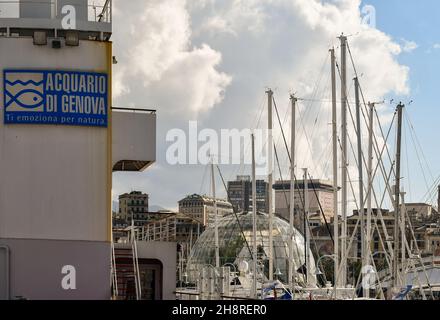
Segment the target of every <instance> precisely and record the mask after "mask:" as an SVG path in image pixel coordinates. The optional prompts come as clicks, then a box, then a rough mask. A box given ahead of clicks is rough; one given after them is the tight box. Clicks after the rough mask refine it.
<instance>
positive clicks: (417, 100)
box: [363, 0, 440, 201]
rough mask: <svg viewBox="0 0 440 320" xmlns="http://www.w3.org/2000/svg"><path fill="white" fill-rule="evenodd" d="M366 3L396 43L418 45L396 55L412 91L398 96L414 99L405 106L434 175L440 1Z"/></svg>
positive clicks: (439, 110) (439, 153) (413, 161)
mask: <svg viewBox="0 0 440 320" xmlns="http://www.w3.org/2000/svg"><path fill="white" fill-rule="evenodd" d="M367 4H370V5H373V6H374V7H375V8H376V24H377V28H378V29H380V30H382V31H384V32H386V33H387V34H388V35H390V36H392V37H393V39H394V40H395V41H396V42H398V43H401V42H402V41H403V39H405V40H407V41H414V42H415V43H417V45H418V47H417V49H415V50H413V51H411V52H403V53H402V54H401V55H400V56H399V57H398V61H399V62H400V63H402V64H404V65H406V66H408V67H409V68H410V90H411V93H410V96H409V97H401V99H402V100H403V102H408V101H411V100H414V102H413V104H411V105H410V106H408V107H407V112H408V113H409V116H410V118H411V119H412V122H413V125H414V128H415V131H416V134H417V136H418V139H419V140H420V144H421V145H422V147H423V151H424V153H425V155H426V159H427V161H428V163H429V165H430V167H431V170H432V174H433V175H434V176H435V178H437V177H438V176H439V174H440V161H438V159H440V148H439V145H440V144H439V142H438V137H439V136H440V128H439V120H440V103H439V91H440V48H437V49H435V48H434V46H435V44H440V19H439V14H440V1H438V0H421V1H415V0H386V1H384V0H368V1H363V5H367ZM390 98H391V97H390ZM392 98H396V97H392ZM396 99H398V98H396ZM407 130H408V129H407ZM407 136H408V142H409V144H408V154H409V155H408V156H409V161H410V165H409V167H411V175H413V178H415V179H416V180H415V181H412V182H411V183H413V184H416V185H417V186H419V187H420V188H422V187H423V186H424V185H425V183H424V178H422V177H423V174H421V175H420V174H419V173H421V169H420V166H419V164H418V158H417V156H416V155H415V154H414V147H413V143H412V142H411V140H410V138H409V137H410V136H409V132H408V131H407ZM405 149H406V148H405ZM422 161H423V160H422ZM407 172H408V170H407V169H406V168H405V170H404V174H403V175H405V174H406V175H407ZM425 174H426V176H427V180H428V183H429V182H432V179H428V177H429V174H428V173H427V172H425ZM423 191H425V190H423ZM422 193H424V192H422ZM416 194H421V193H420V192H415V193H414V197H413V199H411V200H412V201H418V200H420V199H417V198H418V197H417V196H416Z"/></svg>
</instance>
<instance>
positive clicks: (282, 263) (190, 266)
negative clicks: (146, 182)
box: [186, 213, 316, 285]
mask: <svg viewBox="0 0 440 320" xmlns="http://www.w3.org/2000/svg"><path fill="white" fill-rule="evenodd" d="M237 216H238V219H237V217H236V216H235V215H234V214H230V215H228V216H225V217H223V218H221V219H219V222H218V234H219V251H220V265H221V266H225V265H226V266H231V265H233V266H234V267H235V270H231V271H238V270H239V269H242V268H240V266H243V264H244V265H246V266H249V270H248V271H249V272H251V273H252V272H253V270H252V266H253V264H252V252H253V241H252V230H253V219H252V213H242V214H238V215H237ZM289 229H290V226H289V224H288V223H287V222H286V221H284V220H282V219H280V218H278V217H276V216H274V219H273V229H272V231H273V261H274V279H278V280H280V281H282V282H284V283H287V275H288V261H289ZM293 240H294V241H293V244H294V250H293V251H294V257H293V261H294V268H295V270H299V269H304V268H301V267H302V266H304V263H305V254H304V252H305V243H304V238H303V236H302V235H301V233H300V232H299V231H298V230H297V229H294V233H293ZM257 252H258V256H257V257H258V260H257V262H258V270H257V272H258V274H259V278H260V279H261V280H262V281H263V282H264V281H267V279H268V278H269V260H268V256H269V216H268V215H267V214H265V213H258V214H257ZM309 256H310V260H311V261H310V267H311V269H310V271H311V272H310V274H311V275H312V277H311V278H312V279H308V281H307V283H308V285H314V284H316V276H315V269H316V268H315V261H314V259H313V254H312V253H311V252H310V255H309ZM213 265H215V227H214V224H212V225H210V226H208V228H207V229H206V230H205V232H203V234H202V235H201V236H200V237H199V239H198V240H197V242H196V243H195V245H194V247H193V249H192V250H191V254H190V257H189V259H188V263H187V269H186V271H187V275H188V277H189V278H188V280H189V281H190V282H192V283H195V282H197V279H198V277H199V273H200V270H202V269H203V267H205V266H213ZM240 271H241V273H242V272H243V270H240ZM297 281H298V283H300V284H305V275H304V274H302V273H300V272H297Z"/></svg>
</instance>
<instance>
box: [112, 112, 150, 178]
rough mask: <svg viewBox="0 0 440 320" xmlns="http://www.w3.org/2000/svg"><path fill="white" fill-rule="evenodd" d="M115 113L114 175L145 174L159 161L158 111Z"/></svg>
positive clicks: (113, 120)
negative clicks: (120, 172)
mask: <svg viewBox="0 0 440 320" xmlns="http://www.w3.org/2000/svg"><path fill="white" fill-rule="evenodd" d="M112 111H113V112H112V135H113V151H112V153H113V171H144V170H145V169H146V168H148V167H149V166H150V165H152V164H153V163H154V162H155V161H156V111H155V110H145V109H125V108H113V109H112Z"/></svg>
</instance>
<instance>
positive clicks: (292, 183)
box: [289, 95, 297, 298]
mask: <svg viewBox="0 0 440 320" xmlns="http://www.w3.org/2000/svg"><path fill="white" fill-rule="evenodd" d="M290 102H291V104H292V119H291V120H292V124H291V140H290V155H291V157H290V207H289V209H290V217H289V222H290V233H289V287H290V290H291V292H292V298H293V292H294V291H295V288H294V281H293V278H294V256H293V245H294V244H293V241H294V232H295V231H294V213H295V119H296V102H297V99H296V97H295V96H294V95H291V96H290Z"/></svg>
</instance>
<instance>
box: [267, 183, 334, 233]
mask: <svg viewBox="0 0 440 320" xmlns="http://www.w3.org/2000/svg"><path fill="white" fill-rule="evenodd" d="M273 188H274V189H275V213H276V214H277V215H278V216H280V217H281V218H283V219H285V220H289V216H290V214H289V207H290V181H286V180H285V181H277V182H276V183H275V184H274V186H273ZM294 197H295V198H294V199H295V200H294V201H295V208H294V211H295V217H296V219H295V227H296V228H297V229H299V230H302V229H304V228H303V226H302V224H303V223H302V222H301V221H302V220H301V219H300V218H299V217H300V216H301V215H302V214H303V212H304V199H305V184H304V180H298V181H297V182H296V184H295V192H294ZM308 199H309V203H308V205H309V206H308V207H309V215H310V216H313V215H315V216H316V214H318V216H319V217H320V219H321V222H322V223H323V224H325V221H327V223H330V221H331V220H332V218H333V186H332V183H331V182H328V181H324V180H309V181H308ZM321 208H322V212H321ZM324 216H325V218H324Z"/></svg>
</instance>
